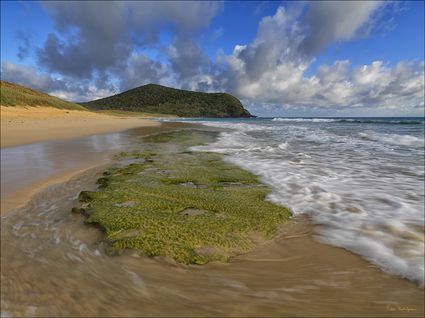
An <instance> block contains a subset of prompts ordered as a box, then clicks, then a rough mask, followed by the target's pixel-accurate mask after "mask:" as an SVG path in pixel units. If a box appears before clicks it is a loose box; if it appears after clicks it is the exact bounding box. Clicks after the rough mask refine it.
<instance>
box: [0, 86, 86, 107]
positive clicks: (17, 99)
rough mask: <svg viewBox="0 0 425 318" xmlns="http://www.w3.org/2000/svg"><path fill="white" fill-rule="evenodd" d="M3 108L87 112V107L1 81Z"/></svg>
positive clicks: (0, 97) (0, 102) (1, 102)
mask: <svg viewBox="0 0 425 318" xmlns="http://www.w3.org/2000/svg"><path fill="white" fill-rule="evenodd" d="M0 87H1V94H0V104H1V106H47V107H55V108H60V109H71V110H72V109H73V110H86V108H85V107H83V106H81V105H78V104H74V103H70V102H67V101H64V100H62V99H60V98H57V97H54V96H50V95H48V94H45V93H42V92H38V91H36V90H33V89H30V88H27V87H24V86H20V85H17V84H13V83H9V82H6V81H1V84H0Z"/></svg>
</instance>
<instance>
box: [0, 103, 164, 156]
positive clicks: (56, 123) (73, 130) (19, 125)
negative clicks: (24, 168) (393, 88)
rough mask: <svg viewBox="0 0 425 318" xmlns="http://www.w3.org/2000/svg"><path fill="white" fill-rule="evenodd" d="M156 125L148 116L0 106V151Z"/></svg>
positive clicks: (156, 122)
mask: <svg viewBox="0 0 425 318" xmlns="http://www.w3.org/2000/svg"><path fill="white" fill-rule="evenodd" d="M159 125H160V123H159V122H158V121H156V120H155V119H154V117H149V116H147V115H146V116H143V117H135V116H131V115H128V116H127V115H125V114H115V115H114V114H107V113H95V112H90V111H79V110H67V109H56V108H53V107H23V106H14V107H7V106H1V148H8V147H16V146H21V145H27V144H32V143H36V142H43V141H52V140H66V139H73V138H79V137H84V136H90V135H95V134H106V133H112V132H119V131H124V130H127V129H131V128H137V127H155V126H159Z"/></svg>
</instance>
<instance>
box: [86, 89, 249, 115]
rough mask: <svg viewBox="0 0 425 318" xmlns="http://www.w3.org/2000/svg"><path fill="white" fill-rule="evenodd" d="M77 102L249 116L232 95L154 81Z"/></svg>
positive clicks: (177, 112)
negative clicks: (168, 85) (174, 86)
mask: <svg viewBox="0 0 425 318" xmlns="http://www.w3.org/2000/svg"><path fill="white" fill-rule="evenodd" d="M81 105H84V106H85V107H88V108H90V109H96V110H99V109H114V110H129V111H139V112H144V113H155V114H173V115H177V116H181V117H251V114H250V113H249V112H248V111H247V110H245V109H244V107H243V105H242V104H241V102H240V101H239V100H238V99H237V98H236V97H234V96H232V95H229V94H226V93H200V92H191V91H186V90H181V89H175V88H170V87H165V86H160V85H154V84H149V85H144V86H140V87H137V88H134V89H131V90H129V91H126V92H123V93H120V94H117V95H114V96H110V97H106V98H102V99H98V100H94V101H91V102H87V103H81Z"/></svg>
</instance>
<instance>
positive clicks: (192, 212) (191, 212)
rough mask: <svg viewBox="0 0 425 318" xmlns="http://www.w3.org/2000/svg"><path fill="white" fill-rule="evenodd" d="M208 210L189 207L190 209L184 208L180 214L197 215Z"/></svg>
mask: <svg viewBox="0 0 425 318" xmlns="http://www.w3.org/2000/svg"><path fill="white" fill-rule="evenodd" d="M206 212H207V211H204V210H200V209H195V208H188V209H184V210H183V211H181V212H180V214H181V215H186V216H197V215H203V214H205V213H206Z"/></svg>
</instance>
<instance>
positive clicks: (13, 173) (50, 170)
mask: <svg viewBox="0 0 425 318" xmlns="http://www.w3.org/2000/svg"><path fill="white" fill-rule="evenodd" d="M180 126H182V124H180V123H169V124H166V125H163V126H162V127H161V126H152V127H140V128H135V129H130V130H128V131H125V132H120V133H111V134H100V135H92V136H88V137H83V138H77V139H70V140H63V141H49V142H41V143H35V144H31V145H24V146H18V147H10V148H3V149H2V150H1V211H2V212H7V211H9V210H11V209H12V208H16V207H17V206H19V205H22V204H23V203H25V202H26V201H28V200H29V199H30V198H31V196H32V195H33V194H34V193H35V192H37V191H39V190H41V189H42V188H44V187H46V186H47V185H49V184H54V183H58V182H63V181H66V180H67V179H69V178H70V177H71V176H73V175H75V174H76V173H78V172H82V171H84V170H85V169H88V168H90V167H94V166H99V165H102V164H106V163H108V162H110V158H111V156H112V154H114V153H116V152H119V151H122V150H124V149H128V148H129V147H132V146H135V144H134V140H133V138H134V137H136V136H140V135H146V134H150V133H155V132H158V131H165V130H172V129H176V128H180ZM186 126H188V125H186Z"/></svg>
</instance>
